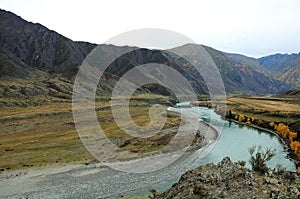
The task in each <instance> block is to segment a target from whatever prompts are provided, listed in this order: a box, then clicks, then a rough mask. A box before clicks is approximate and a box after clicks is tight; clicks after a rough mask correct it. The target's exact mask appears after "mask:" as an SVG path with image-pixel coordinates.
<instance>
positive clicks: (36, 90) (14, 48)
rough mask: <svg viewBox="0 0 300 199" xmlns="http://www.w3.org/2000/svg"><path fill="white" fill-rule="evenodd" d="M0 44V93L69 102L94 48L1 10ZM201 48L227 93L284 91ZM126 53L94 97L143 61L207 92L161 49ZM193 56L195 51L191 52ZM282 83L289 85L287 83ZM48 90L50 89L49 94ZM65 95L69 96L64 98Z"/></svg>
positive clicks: (252, 71)
mask: <svg viewBox="0 0 300 199" xmlns="http://www.w3.org/2000/svg"><path fill="white" fill-rule="evenodd" d="M0 46H1V49H0V84H1V85H0V91H2V92H1V95H2V96H3V97H9V96H12V95H14V96H25V97H26V96H29V95H26V93H28V92H19V91H21V90H24V89H25V90H28V89H29V90H32V92H30V95H35V94H36V95H38V94H43V95H48V94H53V93H54V92H55V93H56V94H55V95H53V96H54V97H57V96H64V98H70V95H69V94H70V91H71V90H72V82H73V80H74V78H75V75H76V74H77V71H78V68H79V66H80V64H81V63H82V61H83V60H84V59H85V57H86V56H87V55H88V54H89V53H90V52H91V50H92V49H94V48H95V46H96V45H95V44H91V43H88V42H74V41H72V40H70V39H68V38H66V37H64V36H62V35H60V34H58V33H56V32H55V31H52V30H49V29H47V28H46V27H44V26H42V25H41V24H37V23H31V22H27V21H25V20H23V19H22V18H21V17H19V16H17V15H15V14H13V13H11V12H7V11H5V10H0ZM101 46H102V47H103V49H104V51H103V52H102V53H106V54H107V56H109V55H110V52H112V51H118V50H120V49H121V48H131V47H117V46H112V45H101ZM187 46H188V47H192V48H195V49H196V48H197V45H194V44H189V45H185V46H181V47H177V48H186V47H187ZM203 47H204V49H205V50H206V51H207V52H208V54H209V55H210V56H211V57H212V59H213V60H214V62H215V63H216V65H217V67H218V68H219V71H220V73H221V76H222V78H223V81H224V84H225V89H226V91H227V92H230V93H247V94H257V93H259V94H266V93H277V92H280V91H282V90H286V89H288V88H289V87H288V86H287V85H285V84H283V83H281V82H279V81H277V80H274V79H272V78H271V77H269V76H267V75H265V74H263V73H261V71H260V72H259V71H258V70H257V69H253V68H252V67H251V66H248V65H245V64H242V63H240V62H239V60H236V59H234V58H230V57H228V56H225V54H224V53H222V52H220V51H217V50H215V49H213V48H210V47H206V46H203ZM131 49H132V50H133V51H131V52H129V53H127V54H125V55H124V56H122V57H120V58H119V59H117V60H116V61H115V62H113V63H112V64H111V65H110V67H109V69H107V70H106V75H105V77H104V78H103V81H101V85H99V92H98V94H107V93H109V92H110V91H111V89H112V88H113V86H114V84H115V82H116V81H117V79H118V78H119V77H120V76H122V75H123V74H124V73H125V72H127V71H128V70H130V69H131V68H133V67H135V66H138V65H141V64H145V63H160V64H165V65H168V66H171V67H172V68H174V69H175V70H177V71H179V72H180V73H181V74H183V75H184V76H185V78H186V79H187V80H188V81H189V82H190V84H191V85H192V86H193V88H194V90H195V92H196V93H197V94H200V95H201V94H208V89H207V87H206V85H205V83H204V81H203V78H202V77H201V75H200V74H199V73H197V72H195V69H194V68H193V67H192V65H191V63H189V62H188V61H186V60H184V59H183V58H179V57H174V55H172V54H170V53H169V52H166V51H161V50H149V49H142V48H131ZM195 53H196V54H197V53H198V52H197V51H195ZM290 70H294V68H293V67H292V68H291V69H290ZM296 70H297V68H296ZM289 73H292V72H289ZM293 73H294V72H293ZM287 76H289V75H287ZM59 77H62V78H59ZM286 78H287V77H286ZM24 79H26V80H28V81H29V82H26V84H24V85H22V87H20V86H19V84H17V85H15V84H14V82H18V81H19V82H22V81H23V80H24ZM53 79H54V80H53ZM61 79H64V80H66V81H62V80H61ZM49 81H50V82H53V81H55V82H56V83H57V84H59V85H60V86H59V87H60V88H58V87H57V84H56V86H53V84H52V83H49ZM286 82H291V81H290V80H287V81H286ZM32 85H34V86H32ZM49 85H50V86H49ZM12 86H13V87H12ZM23 87H24V88H23ZM51 89H54V90H55V91H54V92H52V91H51ZM143 92H158V93H160V94H165V95H170V92H169V91H168V90H166V89H163V88H162V87H160V86H157V85H151V86H148V88H146V89H144V90H143ZM14 93H16V94H14ZM66 94H68V97H67V96H65V95H66Z"/></svg>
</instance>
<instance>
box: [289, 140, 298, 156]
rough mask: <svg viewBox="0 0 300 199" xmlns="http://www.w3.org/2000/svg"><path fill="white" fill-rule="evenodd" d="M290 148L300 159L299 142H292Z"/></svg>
mask: <svg viewBox="0 0 300 199" xmlns="http://www.w3.org/2000/svg"><path fill="white" fill-rule="evenodd" d="M290 147H291V149H292V150H293V151H294V153H295V154H296V156H297V158H298V159H300V142H299V141H294V142H291V143H290Z"/></svg>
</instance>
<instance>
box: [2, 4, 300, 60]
mask: <svg viewBox="0 0 300 199" xmlns="http://www.w3.org/2000/svg"><path fill="white" fill-rule="evenodd" d="M0 7H1V8H2V9H5V10H8V11H12V12H14V13H16V14H17V15H19V16H21V17H22V18H24V19H25V20H27V21H31V22H38V23H41V24H43V25H45V26H46V27H48V28H49V29H52V30H55V31H56V32H58V33H60V34H62V35H64V36H66V37H68V38H70V39H72V40H75V41H88V42H92V43H98V44H99V43H103V42H104V41H106V40H107V39H109V38H111V37H113V36H115V35H117V34H120V33H122V32H125V31H130V30H133V29H138V28H164V29H169V30H173V31H176V32H179V33H181V34H184V35H186V36H187V37H189V38H191V39H192V40H194V41H196V42H197V43H199V44H204V45H208V46H211V47H213V48H216V49H218V50H222V51H226V52H232V53H241V54H245V55H248V56H255V57H261V56H265V55H269V54H273V53H277V52H279V53H298V52H299V51H300V25H299V24H300V14H299V13H300V12H299V10H300V1H299V0H247V1H243V0H219V1H218V0H206V1H201V0H195V1H191V0H182V1H175V0H148V1H146V0H145V1H143V0H119V1H117V0H106V1H97V0H95V1H92V0H84V1H78V0H51V1H50V0H49V1H43V0H0Z"/></svg>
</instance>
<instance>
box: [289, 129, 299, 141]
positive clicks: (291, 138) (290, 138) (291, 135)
mask: <svg viewBox="0 0 300 199" xmlns="http://www.w3.org/2000/svg"><path fill="white" fill-rule="evenodd" d="M296 137H297V133H295V132H293V131H290V133H289V140H290V142H293V141H294V140H295V138H296Z"/></svg>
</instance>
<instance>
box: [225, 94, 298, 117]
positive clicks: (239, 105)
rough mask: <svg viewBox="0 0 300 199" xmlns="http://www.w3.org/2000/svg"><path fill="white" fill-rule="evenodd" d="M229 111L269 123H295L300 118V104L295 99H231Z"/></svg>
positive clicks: (228, 101) (228, 103)
mask: <svg viewBox="0 0 300 199" xmlns="http://www.w3.org/2000/svg"><path fill="white" fill-rule="evenodd" d="M227 106H228V110H232V112H235V113H238V114H244V115H247V116H250V117H255V118H259V119H263V120H267V121H282V122H287V123H290V122H295V121H297V120H299V118H300V104H299V102H298V101H297V100H295V98H272V97H230V98H228V99H227Z"/></svg>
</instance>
